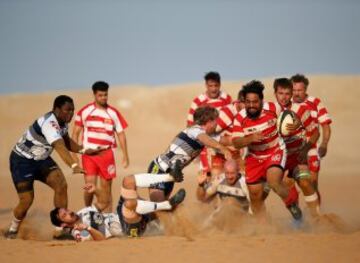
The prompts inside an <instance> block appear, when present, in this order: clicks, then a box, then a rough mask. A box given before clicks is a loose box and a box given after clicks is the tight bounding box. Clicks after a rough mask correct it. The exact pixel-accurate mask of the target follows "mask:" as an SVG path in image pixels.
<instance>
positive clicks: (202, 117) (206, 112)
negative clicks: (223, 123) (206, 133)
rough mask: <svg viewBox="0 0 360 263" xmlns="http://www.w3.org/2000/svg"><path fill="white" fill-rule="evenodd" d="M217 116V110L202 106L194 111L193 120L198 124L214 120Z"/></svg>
mask: <svg viewBox="0 0 360 263" xmlns="http://www.w3.org/2000/svg"><path fill="white" fill-rule="evenodd" d="M218 116H219V112H218V111H217V110H216V109H215V108H213V107H210V106H202V107H199V108H197V109H196V110H195V112H194V122H195V123H196V124H198V125H204V124H206V123H207V122H208V121H213V120H216V118H217V117H218Z"/></svg>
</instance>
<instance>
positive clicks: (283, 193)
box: [266, 166, 302, 220]
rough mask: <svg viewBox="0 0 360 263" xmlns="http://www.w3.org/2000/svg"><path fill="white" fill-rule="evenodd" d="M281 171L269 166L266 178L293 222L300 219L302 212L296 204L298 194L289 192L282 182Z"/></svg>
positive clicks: (277, 167)
mask: <svg viewBox="0 0 360 263" xmlns="http://www.w3.org/2000/svg"><path fill="white" fill-rule="evenodd" d="M282 177H283V170H282V168H281V167H279V166H270V167H269V168H268V169H267V172H266V178H267V182H268V184H269V186H270V187H271V189H272V190H274V192H275V193H276V194H277V195H278V196H279V197H280V198H281V199H282V200H283V202H284V203H285V205H286V207H287V209H288V210H289V211H290V213H291V215H292V216H293V218H294V219H295V220H300V219H301V218H302V212H301V210H300V208H299V206H298V204H297V201H298V194H297V192H296V193H294V192H292V191H289V189H288V188H287V187H286V186H285V184H284V183H283V181H282Z"/></svg>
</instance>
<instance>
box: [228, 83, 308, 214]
mask: <svg viewBox="0 0 360 263" xmlns="http://www.w3.org/2000/svg"><path fill="white" fill-rule="evenodd" d="M264 88H265V87H264V85H263V84H262V83H261V82H259V81H251V82H249V83H248V84H246V85H245V86H244V87H243V92H244V96H245V109H243V110H241V111H240V112H239V113H238V114H237V115H236V116H235V121H234V128H233V135H232V136H233V138H232V142H233V144H234V146H235V147H236V148H238V149H240V148H242V147H248V153H247V156H246V158H245V162H246V167H245V178H246V183H247V185H248V188H249V193H250V199H251V208H252V211H253V212H254V214H260V215H261V214H263V213H264V211H265V209H264V199H263V195H264V185H263V181H267V183H268V184H269V186H270V187H271V189H273V190H274V192H275V193H277V194H278V195H279V196H280V197H281V198H282V200H283V201H284V203H285V204H286V206H287V208H288V209H289V211H290V212H291V214H292V216H293V217H294V218H295V219H296V220H300V219H301V218H302V212H301V210H300V208H299V207H298V205H297V203H296V201H297V198H295V199H294V198H293V196H292V195H291V194H289V191H288V188H287V187H286V186H285V185H284V183H283V181H282V179H283V174H284V168H285V162H286V151H285V144H284V142H283V141H282V139H281V137H280V136H279V134H278V131H277V127H276V120H277V117H276V114H275V113H274V112H272V111H269V110H265V109H264V108H263V98H264V95H263V90H264Z"/></svg>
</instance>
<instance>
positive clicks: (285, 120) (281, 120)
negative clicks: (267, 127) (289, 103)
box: [276, 110, 295, 136]
mask: <svg viewBox="0 0 360 263" xmlns="http://www.w3.org/2000/svg"><path fill="white" fill-rule="evenodd" d="M294 122H295V114H294V112H293V111H291V110H284V111H282V112H281V113H280V114H279V116H278V118H277V123H276V124H277V129H278V132H279V133H280V135H281V136H288V135H289V134H290V132H289V130H288V129H287V128H286V125H287V124H294Z"/></svg>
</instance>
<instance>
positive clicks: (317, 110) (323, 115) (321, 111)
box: [304, 96, 332, 125]
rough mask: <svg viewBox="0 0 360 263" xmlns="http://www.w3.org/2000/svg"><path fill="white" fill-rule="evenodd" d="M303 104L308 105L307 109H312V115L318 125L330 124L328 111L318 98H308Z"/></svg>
mask: <svg viewBox="0 0 360 263" xmlns="http://www.w3.org/2000/svg"><path fill="white" fill-rule="evenodd" d="M304 103H306V104H307V105H309V107H311V108H312V110H313V112H312V115H313V117H314V118H316V119H317V121H318V123H319V124H320V125H323V124H330V123H332V120H331V117H330V114H329V112H328V110H327V109H326V107H325V106H324V104H323V103H322V102H321V100H320V99H319V98H315V97H312V96H308V97H307V98H306V100H305V101H304ZM315 114H316V116H315Z"/></svg>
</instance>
